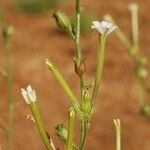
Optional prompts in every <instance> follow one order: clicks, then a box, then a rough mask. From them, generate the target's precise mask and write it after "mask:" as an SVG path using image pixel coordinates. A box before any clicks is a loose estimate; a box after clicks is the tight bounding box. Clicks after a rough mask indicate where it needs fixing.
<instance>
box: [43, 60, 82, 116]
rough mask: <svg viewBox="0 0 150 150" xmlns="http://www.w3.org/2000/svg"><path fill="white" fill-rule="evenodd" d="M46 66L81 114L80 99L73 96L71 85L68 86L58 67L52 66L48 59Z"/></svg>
mask: <svg viewBox="0 0 150 150" xmlns="http://www.w3.org/2000/svg"><path fill="white" fill-rule="evenodd" d="M45 65H46V67H47V68H48V69H49V70H50V71H51V72H52V74H53V75H54V76H55V77H56V79H57V80H58V82H59V84H60V85H61V87H62V88H63V89H64V91H65V92H66V94H67V96H68V97H69V99H70V102H71V103H72V105H73V106H74V108H75V110H76V111H77V112H78V113H79V114H81V113H82V112H81V111H80V108H79V104H78V99H77V98H76V97H75V95H74V94H73V92H72V90H71V88H70V87H69V85H68V84H67V82H66V81H65V80H64V78H63V77H62V75H61V74H60V72H59V70H58V69H57V68H56V66H55V65H54V64H52V62H51V61H50V60H48V59H46V60H45Z"/></svg>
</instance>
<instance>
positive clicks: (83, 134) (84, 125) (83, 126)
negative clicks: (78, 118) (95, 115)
mask: <svg viewBox="0 0 150 150" xmlns="http://www.w3.org/2000/svg"><path fill="white" fill-rule="evenodd" d="M87 133H88V120H87V119H84V120H82V122H81V139H80V147H79V150H84V147H85V142H86V137H87Z"/></svg>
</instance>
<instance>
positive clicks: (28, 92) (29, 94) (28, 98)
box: [21, 85, 36, 104]
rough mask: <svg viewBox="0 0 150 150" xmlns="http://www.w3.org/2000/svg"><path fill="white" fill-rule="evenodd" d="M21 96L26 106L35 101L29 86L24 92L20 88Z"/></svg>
mask: <svg viewBox="0 0 150 150" xmlns="http://www.w3.org/2000/svg"><path fill="white" fill-rule="evenodd" d="M21 94H22V96H23V98H24V100H25V101H26V103H27V104H31V102H35V101H36V93H35V91H34V90H33V89H32V87H31V85H29V86H28V87H27V89H26V90H25V89H23V88H21Z"/></svg>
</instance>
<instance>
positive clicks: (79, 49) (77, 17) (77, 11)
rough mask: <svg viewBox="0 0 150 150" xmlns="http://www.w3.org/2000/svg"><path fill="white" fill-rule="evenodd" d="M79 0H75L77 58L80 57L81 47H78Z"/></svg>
mask: <svg viewBox="0 0 150 150" xmlns="http://www.w3.org/2000/svg"><path fill="white" fill-rule="evenodd" d="M80 12H81V11H80V0H76V50H77V58H78V59H81V47H80V19H81V16H80Z"/></svg>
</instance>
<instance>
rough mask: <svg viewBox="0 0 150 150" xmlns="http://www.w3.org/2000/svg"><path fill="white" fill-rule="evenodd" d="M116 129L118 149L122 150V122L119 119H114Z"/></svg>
mask: <svg viewBox="0 0 150 150" xmlns="http://www.w3.org/2000/svg"><path fill="white" fill-rule="evenodd" d="M114 125H115V131H116V150H121V123H120V120H119V119H114Z"/></svg>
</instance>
